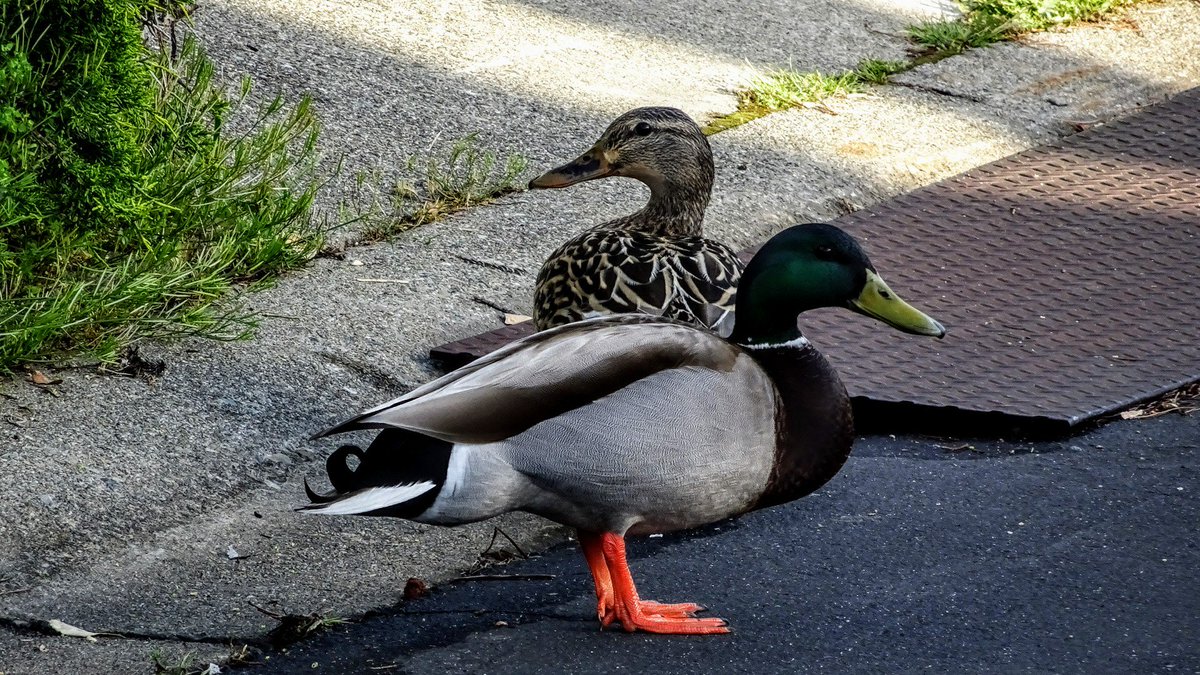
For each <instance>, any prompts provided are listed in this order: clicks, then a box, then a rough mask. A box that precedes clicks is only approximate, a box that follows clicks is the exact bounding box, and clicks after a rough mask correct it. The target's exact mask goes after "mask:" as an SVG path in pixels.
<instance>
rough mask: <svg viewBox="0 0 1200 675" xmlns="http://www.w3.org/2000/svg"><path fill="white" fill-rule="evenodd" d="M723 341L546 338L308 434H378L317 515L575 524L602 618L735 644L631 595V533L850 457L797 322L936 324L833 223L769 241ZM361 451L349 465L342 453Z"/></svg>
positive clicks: (670, 330)
mask: <svg viewBox="0 0 1200 675" xmlns="http://www.w3.org/2000/svg"><path fill="white" fill-rule="evenodd" d="M738 295H739V297H738V312H737V323H736V325H735V327H734V330H733V334H732V336H731V337H730V338H729V339H728V340H725V339H722V338H720V337H718V336H716V335H714V334H713V333H711V332H709V331H707V330H705V329H700V328H695V327H693V326H689V325H687V324H684V323H682V322H678V321H674V320H671V319H664V318H661V317H651V316H645V315H636V314H626V315H619V316H611V317H601V318H597V319H593V320H590V321H582V322H579V323H574V324H570V325H567V326H561V327H558V328H555V329H551V330H547V331H544V332H542V333H537V334H535V335H532V336H530V337H528V338H525V339H523V340H520V341H518V342H515V343H513V344H510V345H508V346H506V347H504V348H502V349H500V350H498V351H496V352H493V353H492V354H490V355H488V356H485V357H483V358H482V359H480V360H478V361H476V362H474V363H472V364H471V365H469V366H466V367H464V368H461V369H459V370H456V371H454V372H452V373H450V374H449V375H446V376H444V377H441V378H439V379H437V380H434V381H433V382H430V383H429V384H426V385H424V386H422V387H419V388H417V389H415V390H413V391H412V392H409V393H408V394H406V395H404V396H401V397H400V398H398V399H396V400H394V401H391V402H389V403H385V404H384V405H381V406H379V407H377V408H374V409H372V410H369V411H367V412H365V413H363V414H362V415H359V416H358V417H355V418H353V419H351V420H349V421H347V422H344V423H342V424H339V425H337V426H335V427H333V428H332V429H329V430H328V431H324V432H322V433H320V434H318V435H317V438H320V437H322V436H327V435H329V434H336V433H341V432H344V431H351V430H355V429H383V432H382V433H380V434H379V435H378V436H376V438H375V440H374V442H373V443H371V446H370V447H369V448H367V451H366V452H365V453H364V452H363V451H362V450H360V449H359V448H357V447H353V446H342V447H341V448H340V449H338V450H337V451H336V452H334V453H333V454H332V455H331V456H330V457H329V460H328V472H329V480H330V482H331V483H332V484H333V487H334V492H333V493H331V494H329V495H321V494H317V493H315V492H313V491H312V490H311V489H309V488H308V486H307V484H306V485H305V488H306V489H307V491H308V494H309V497H310V499H312V501H313V502H315V503H314V504H310V505H308V506H305V507H302V508H304V509H306V510H311V511H314V512H320V513H330V514H365V515H378V516H397V517H400V518H407V519H409V520H415V521H417V522H421V523H433V524H438V525H457V524H460V523H468V522H473V521H477V520H483V519H484V518H490V517H492V516H495V515H498V514H501V513H505V512H507V511H517V510H520V511H528V512H532V513H536V514H539V515H541V516H544V517H546V518H549V519H550V520H553V521H556V522H558V523H562V524H564V525H568V526H570V527H574V528H576V529H577V530H578V531H579V542H580V544H581V545H582V547H583V553H584V556H586V558H587V562H588V566H589V568H590V569H591V572H592V575H593V577H594V580H595V585H596V596H597V598H598V604H597V611H598V613H599V617H600V621H601V624H602V625H604V626H607V625H610V624H612V623H614V622H616V623H620V624H621V626H622V627H623V628H624V629H625V630H627V631H634V630H644V631H650V632H654V633H679V634H685V633H686V634H698V633H724V632H727V631H728V629H727V628H726V625H725V622H724V621H723V620H721V619H716V618H697V617H695V616H694V613H695V612H696V611H698V610H699V609H700V607H699V606H698V605H694V604H688V603H685V604H678V605H664V604H659V603H654V602H650V601H646V600H640V599H639V598H638V594H637V591H636V589H635V588H634V584H633V578H632V577H631V576H630V573H629V566H628V565H627V563H626V560H625V541H624V537H625V536H626V535H627V534H646V533H651V532H668V531H673V530H682V529H686V528H692V527H697V526H700V525H704V524H707V523H712V522H715V521H718V520H721V519H724V518H728V517H730V516H736V515H738V514H741V513H745V512H747V511H750V510H752V509H757V508H762V507H765V506H771V505H774V504H780V503H783V502H787V501H791V500H793V499H797V498H799V497H802V496H804V495H806V494H808V493H810V492H812V491H813V490H815V489H817V488H818V487H820V486H821V485H823V484H824V483H825V482H826V481H828V480H829V479H830V478H832V477H833V475H834V474H835V473H837V471H838V470H839V469H840V468H841V466H842V463H843V462H844V461H845V460H846V457H847V455H848V454H849V453H850V445H851V441H852V436H853V423H852V420H851V413H850V401H849V398H848V397H847V395H846V390H845V388H844V387H843V386H842V383H841V381H840V380H839V379H838V376H837V374H836V373H835V372H834V370H833V368H832V367H831V366H830V365H829V363H828V362H826V360H825V359H824V357H822V356H821V354H820V353H819V352H818V351H817V350H816V349H815V348H814V347H813V346H812V345H811V344H809V343H808V341H807V340H806V339H804V337H803V336H801V334H800V331H799V330H798V329H797V328H796V315H797V314H799V313H800V312H803V311H805V310H808V309H812V308H816V307H830V306H835V307H846V308H849V309H851V310H854V311H856V312H860V313H863V314H866V315H868V316H872V317H874V318H876V319H879V320H880V321H883V322H884V323H887V324H889V325H892V326H895V327H896V328H899V329H901V330H904V331H907V332H910V333H916V334H919V335H933V336H937V337H941V336H942V335H944V334H945V330H944V329H943V328H942V326H941V325H940V324H939V323H938V322H936V321H934V320H933V319H930V318H929V317H927V316H925V315H924V314H922V313H921V312H919V311H917V310H916V309H914V308H912V307H911V306H909V305H908V304H907V303H905V302H904V301H903V300H901V299H900V298H899V297H897V296H896V295H895V294H894V293H893V292H892V291H891V290H890V289H889V288H888V287H887V285H886V284H885V283H884V282H883V280H882V279H881V278H880V277H879V276H878V275H877V274H876V273H875V270H874V268H873V267H872V266H871V263H870V262H869V261H868V260H867V257H866V255H865V254H864V253H863V252H862V249H860V248H859V247H858V244H857V243H856V242H855V241H854V240H853V239H851V238H850V236H849V235H847V234H845V233H844V232H842V231H841V230H839V229H837V228H835V227H833V226H831V225H800V226H796V227H793V228H791V229H788V230H785V231H783V232H781V233H780V234H778V235H776V236H775V237H774V238H772V239H771V240H770V241H769V242H767V244H766V245H765V246H763V248H762V249H761V250H760V251H759V252H758V254H757V255H755V256H754V259H753V260H752V261H751V262H750V265H749V267H748V268H747V269H746V273H745V274H744V275H743V277H742V285H741V289H740V291H739V293H738ZM350 455H354V456H355V457H357V458H358V460H359V465H358V468H357V469H355V470H351V469H350V468H349V467H348V466H347V463H346V460H347V458H348V457H349V456H350Z"/></svg>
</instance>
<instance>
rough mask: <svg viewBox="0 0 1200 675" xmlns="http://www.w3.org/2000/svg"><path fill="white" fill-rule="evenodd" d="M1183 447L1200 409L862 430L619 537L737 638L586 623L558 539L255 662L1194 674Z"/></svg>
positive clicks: (672, 593)
mask: <svg viewBox="0 0 1200 675" xmlns="http://www.w3.org/2000/svg"><path fill="white" fill-rule="evenodd" d="M1198 454H1200V415H1191V416H1184V415H1179V414H1169V415H1165V416H1162V417H1159V418H1154V419H1149V420H1137V421H1117V422H1113V423H1110V424H1107V425H1104V426H1100V427H1098V428H1093V429H1092V430H1090V431H1088V432H1086V433H1083V434H1081V435H1077V436H1074V437H1071V438H1066V439H1063V440H1057V441H1048V442H1037V443H1027V442H1005V441H981V442H964V441H946V440H939V439H932V438H924V437H910V436H898V437H892V436H870V437H866V438H862V439H860V440H859V442H858V444H857V445H856V448H855V451H854V454H853V456H852V457H851V460H850V462H849V463H848V464H847V466H846V468H845V469H844V470H843V471H842V472H841V474H839V475H838V477H837V478H835V479H834V480H833V482H831V483H830V484H829V485H827V486H826V487H825V488H824V489H822V490H820V491H819V492H817V493H816V494H814V495H812V496H810V497H808V498H806V499H803V500H800V501H798V502H793V503H791V504H787V505H784V506H781V507H778V508H774V509H769V510H766V511H761V512H757V513H753V514H750V515H748V516H746V517H743V518H741V519H738V520H734V521H728V522H725V523H721V524H718V525H714V526H712V527H709V528H707V529H706V530H704V531H701V532H696V533H691V534H685V535H667V536H663V537H655V538H650V539H639V540H636V541H634V542H633V543H632V544H631V546H630V552H631V557H630V564H631V567H632V569H633V574H634V579H635V581H637V582H638V585H639V591H640V592H641V594H642V596H643V597H646V598H652V599H656V600H660V601H668V602H678V601H693V602H699V603H701V604H703V605H706V606H707V607H709V608H711V610H710V614H712V615H714V616H720V617H723V618H725V619H728V620H729V621H730V623H731V625H732V627H733V630H734V633H733V634H732V635H729V636H716V637H675V636H653V635H644V634H635V635H628V634H624V633H622V632H621V631H619V630H618V631H614V630H609V631H604V632H601V631H600V630H599V629H598V625H597V623H596V621H595V617H594V607H595V599H594V596H593V594H592V590H591V581H590V577H589V575H588V573H587V570H586V568H585V566H584V563H583V558H582V556H581V555H580V553H579V551H578V548H577V546H576V545H575V544H574V543H570V544H564V545H561V546H558V547H556V548H554V549H552V550H550V551H548V552H547V553H545V554H544V555H540V556H537V557H536V558H534V559H531V560H528V561H525V562H520V563H516V564H511V565H509V566H507V567H504V568H502V569H499V570H495V571H496V572H497V573H499V574H512V575H553V578H552V579H550V580H511V581H507V580H506V581H469V582H458V583H451V584H447V585H444V586H442V587H439V588H437V589H435V591H434V592H433V593H432V594H431V595H430V596H428V597H426V598H423V599H420V600H416V601H411V602H408V603H404V604H401V605H399V606H397V607H395V608H392V609H389V610H384V611H383V612H381V613H379V614H377V615H375V616H373V617H370V618H367V619H364V620H362V621H361V622H359V623H355V624H349V625H346V626H343V627H339V628H337V629H334V630H332V631H330V632H328V633H326V634H324V635H322V636H320V637H318V638H316V639H312V640H309V641H306V642H304V643H301V644H299V645H296V646H293V647H292V648H290V649H289V650H287V651H286V652H285V653H276V654H273V655H272V656H271V657H270V659H269V660H267V661H266V662H265V665H261V666H258V667H255V668H254V669H253V671H252V672H254V673H263V674H266V673H299V672H321V673H378V672H389V673H392V672H395V673H493V674H494V673H616V672H634V673H637V672H655V673H696V672H705V673H712V672H741V673H798V672H837V673H908V672H938V673H1102V672H1103V673H1195V672H1200V644H1198V642H1197V640H1196V637H1197V636H1198V635H1200V592H1198V591H1200V588H1198V584H1197V581H1196V574H1195V570H1196V569H1197V568H1198V567H1200V548H1198V539H1200V537H1198V536H1197V523H1200V480H1197V458H1198V457H1197V456H1198ZM346 562H347V565H346V567H345V573H346V574H349V575H353V573H354V572H353V561H346Z"/></svg>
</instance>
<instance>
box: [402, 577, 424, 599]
mask: <svg viewBox="0 0 1200 675" xmlns="http://www.w3.org/2000/svg"><path fill="white" fill-rule="evenodd" d="M426 595H429V584H426V583H425V580H424V579H418V578H417V577H412V578H411V579H409V580H408V582H407V583H405V584H404V599H405V600H416V599H418V598H423V597H425V596H426Z"/></svg>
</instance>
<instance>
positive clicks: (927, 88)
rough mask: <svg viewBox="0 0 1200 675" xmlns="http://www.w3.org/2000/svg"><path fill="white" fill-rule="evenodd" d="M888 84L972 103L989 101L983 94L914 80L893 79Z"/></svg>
mask: <svg viewBox="0 0 1200 675" xmlns="http://www.w3.org/2000/svg"><path fill="white" fill-rule="evenodd" d="M888 84H891V85H895V86H897V87H905V88H907V89H912V90H914V91H923V92H926V93H930V94H937V95H938V96H947V97H949V98H956V99H959V100H963V101H971V102H972V103H987V99H986V98H984V97H982V96H972V95H971V94H960V93H958V92H956V91H951V90H949V89H943V88H941V87H935V86H932V85H928V84H916V83H913V82H899V81H896V80H892V81H891V82H889V83H888Z"/></svg>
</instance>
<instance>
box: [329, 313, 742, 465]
mask: <svg viewBox="0 0 1200 675" xmlns="http://www.w3.org/2000/svg"><path fill="white" fill-rule="evenodd" d="M737 354H738V350H737V348H736V347H734V346H732V345H730V344H729V343H727V342H725V341H724V340H721V339H720V338H718V337H716V336H715V335H713V334H711V333H708V332H706V331H702V330H698V329H695V328H692V327H690V326H686V325H683V324H681V323H677V322H673V321H667V320H664V319H660V318H655V317H645V316H637V315H621V316H614V317H604V318H599V319H592V320H589V321H582V322H578V323H574V324H569V325H566V326H561V327H559V328H554V329H551V330H547V331H543V332H541V333H537V334H535V335H532V336H530V337H528V338H525V339H524V340H521V341H518V342H515V343H513V344H511V345H508V346H507V347H504V348H502V349H500V350H497V351H496V352H493V353H492V354H489V355H488V356H485V357H483V358H482V359H479V360H478V361H476V362H474V363H472V364H470V365H468V366H465V367H463V368H460V369H458V370H456V371H454V372H453V373H450V374H448V375H446V376H444V377H441V378H439V379H437V380H434V381H433V382H430V383H428V384H426V385H424V386H421V387H418V388H417V389H414V390H413V391H411V392H409V393H407V394H405V395H404V396H401V397H400V398H397V399H395V400H393V401H389V402H387V403H385V404H383V405H381V406H378V407H376V408H373V409H371V410H368V411H367V412H365V413H363V414H361V415H359V416H357V417H355V418H353V419H351V420H348V421H346V422H343V423H342V424H339V425H337V426H335V427H333V428H331V429H328V430H326V431H323V432H321V433H320V434H317V435H316V436H314V438H320V437H322V436H327V435H330V434H336V433H341V432H344V431H353V430H355V429H377V428H388V427H395V428H401V429H409V430H412V431H417V432H420V433H423V434H426V435H429V436H432V437H434V438H440V439H442V440H446V441H451V442H456V443H457V442H462V443H489V442H494V441H499V440H503V439H505V438H509V437H511V436H514V435H516V434H519V433H521V432H522V431H525V430H526V429H528V428H529V427H532V426H533V425H535V424H537V423H539V422H541V421H544V420H547V419H550V418H553V417H556V416H558V415H561V414H562V413H564V412H567V411H569V410H574V409H575V408H579V407H581V406H584V405H587V404H589V403H591V402H592V401H595V400H597V399H600V398H603V397H604V396H607V395H609V394H611V393H613V392H615V391H618V390H620V389H622V388H624V387H627V386H629V385H630V384H632V383H633V382H636V381H638V380H640V379H642V378H645V377H648V376H650V375H652V374H654V373H657V372H660V371H662V370H666V369H670V368H679V367H684V366H695V367H703V368H709V369H713V370H719V371H724V372H728V371H729V370H731V369H732V368H733V363H734V361H735V360H736V358H737ZM664 395H666V396H669V395H670V392H664ZM614 422H615V421H614Z"/></svg>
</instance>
